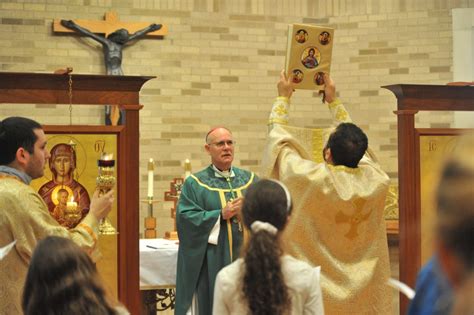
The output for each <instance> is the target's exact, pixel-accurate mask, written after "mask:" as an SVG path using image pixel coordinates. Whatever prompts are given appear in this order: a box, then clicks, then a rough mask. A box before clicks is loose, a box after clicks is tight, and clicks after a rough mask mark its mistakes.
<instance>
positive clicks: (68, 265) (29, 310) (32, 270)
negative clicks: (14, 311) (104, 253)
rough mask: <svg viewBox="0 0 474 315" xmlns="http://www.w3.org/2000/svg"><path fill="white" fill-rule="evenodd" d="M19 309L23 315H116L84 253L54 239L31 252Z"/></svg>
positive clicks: (72, 243)
mask: <svg viewBox="0 0 474 315" xmlns="http://www.w3.org/2000/svg"><path fill="white" fill-rule="evenodd" d="M22 307H23V312H24V314H25V315H39V314H51V315H56V314H57V315H59V314H69V315H79V314H100V315H102V314H104V315H105V314H106V315H109V314H118V313H117V310H116V309H115V306H113V304H112V303H111V300H110V299H109V298H108V296H107V294H106V291H105V289H104V287H103V285H102V283H101V281H100V278H99V275H98V273H97V269H96V267H95V265H94V263H93V262H92V260H91V259H90V257H89V256H88V255H87V253H86V252H85V251H83V250H82V249H81V248H80V247H79V246H78V245H76V244H75V243H74V242H73V241H71V240H69V239H66V238H62V237H57V236H50V237H47V238H45V239H43V240H41V241H40V242H38V245H37V246H36V249H35V250H34V252H33V257H32V258H31V262H30V266H29V269H28V274H27V276H26V282H25V288H24V291H23V301H22Z"/></svg>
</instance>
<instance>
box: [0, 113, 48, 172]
mask: <svg viewBox="0 0 474 315" xmlns="http://www.w3.org/2000/svg"><path fill="white" fill-rule="evenodd" d="M35 129H42V127H41V125H40V124H39V123H38V122H36V121H34V120H32V119H29V118H25V117H9V118H6V119H4V120H3V121H0V165H8V164H10V163H11V162H13V161H14V160H15V156H16V152H17V150H18V149H19V148H24V149H25V150H26V151H28V152H29V153H33V151H34V147H35V142H36V140H37V137H36V134H35V132H34V130H35Z"/></svg>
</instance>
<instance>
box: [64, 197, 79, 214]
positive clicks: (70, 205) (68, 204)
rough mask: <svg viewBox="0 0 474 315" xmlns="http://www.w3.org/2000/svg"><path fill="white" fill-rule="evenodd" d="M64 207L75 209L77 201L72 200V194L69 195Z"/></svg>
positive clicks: (69, 209)
mask: <svg viewBox="0 0 474 315" xmlns="http://www.w3.org/2000/svg"><path fill="white" fill-rule="evenodd" d="M66 209H67V210H68V211H76V210H77V202H75V201H74V196H71V199H70V200H69V201H68V202H67V203H66Z"/></svg>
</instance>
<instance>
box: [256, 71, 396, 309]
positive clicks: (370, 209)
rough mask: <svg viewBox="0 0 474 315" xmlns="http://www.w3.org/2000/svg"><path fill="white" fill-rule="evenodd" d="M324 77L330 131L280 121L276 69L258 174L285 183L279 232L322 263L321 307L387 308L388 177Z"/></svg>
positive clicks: (288, 90)
mask: <svg viewBox="0 0 474 315" xmlns="http://www.w3.org/2000/svg"><path fill="white" fill-rule="evenodd" d="M324 78H325V83H326V85H325V91H324V92H325V99H326V102H327V103H328V107H329V110H330V112H331V114H332V117H333V120H334V123H335V124H336V125H337V126H338V127H337V128H336V129H335V130H334V131H332V132H331V131H329V130H321V129H305V128H298V127H291V126H288V125H287V123H288V112H289V99H290V97H291V95H292V93H293V85H292V83H291V81H290V79H288V78H286V76H285V74H284V72H282V73H281V75H280V81H279V82H278V92H279V97H277V99H276V100H275V102H274V104H273V108H272V112H271V114H270V121H269V129H270V131H269V136H268V142H267V146H266V149H265V153H264V157H263V161H262V164H263V175H264V176H267V177H272V178H275V179H278V180H280V181H282V182H284V183H285V184H286V185H287V186H288V189H289V190H290V193H291V195H292V198H293V200H294V208H293V213H292V219H291V220H290V222H289V223H288V227H287V229H286V231H285V234H284V235H283V240H284V242H285V245H286V249H287V250H288V252H289V253H290V254H292V255H293V256H295V257H296V258H299V259H303V260H306V261H308V262H310V263H312V264H313V265H320V266H321V287H322V290H323V300H324V309H325V312H326V314H330V315H331V314H338V315H345V314H390V313H391V312H392V309H391V292H390V290H389V288H388V286H387V285H386V282H387V280H388V279H389V277H390V267H389V257H388V245H387V236H386V231H385V221H384V217H383V209H384V203H385V197H386V194H387V191H388V187H389V178H388V176H387V175H386V174H385V172H384V171H383V170H382V169H381V168H380V166H379V165H378V164H377V162H376V160H375V158H374V156H373V154H371V152H370V151H367V137H366V135H365V134H364V133H363V132H362V130H361V129H360V128H358V127H357V126H355V125H354V124H352V123H350V121H351V119H350V117H349V114H348V113H347V111H346V110H345V108H344V106H343V105H342V103H341V102H340V101H339V100H338V99H337V98H336V90H335V85H334V82H333V81H332V80H331V78H330V77H329V76H328V75H325V77H324ZM328 137H329V139H328ZM326 139H328V141H327V143H326V141H325V140H326ZM341 143H342V145H341ZM324 144H325V145H324Z"/></svg>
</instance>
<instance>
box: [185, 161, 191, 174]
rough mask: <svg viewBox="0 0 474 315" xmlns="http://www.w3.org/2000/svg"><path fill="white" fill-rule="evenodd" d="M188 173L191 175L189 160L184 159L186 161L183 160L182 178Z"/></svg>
mask: <svg viewBox="0 0 474 315" xmlns="http://www.w3.org/2000/svg"><path fill="white" fill-rule="evenodd" d="M189 175H191V162H189V159H186V161H184V179H186V178H187V177H188V176H189Z"/></svg>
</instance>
